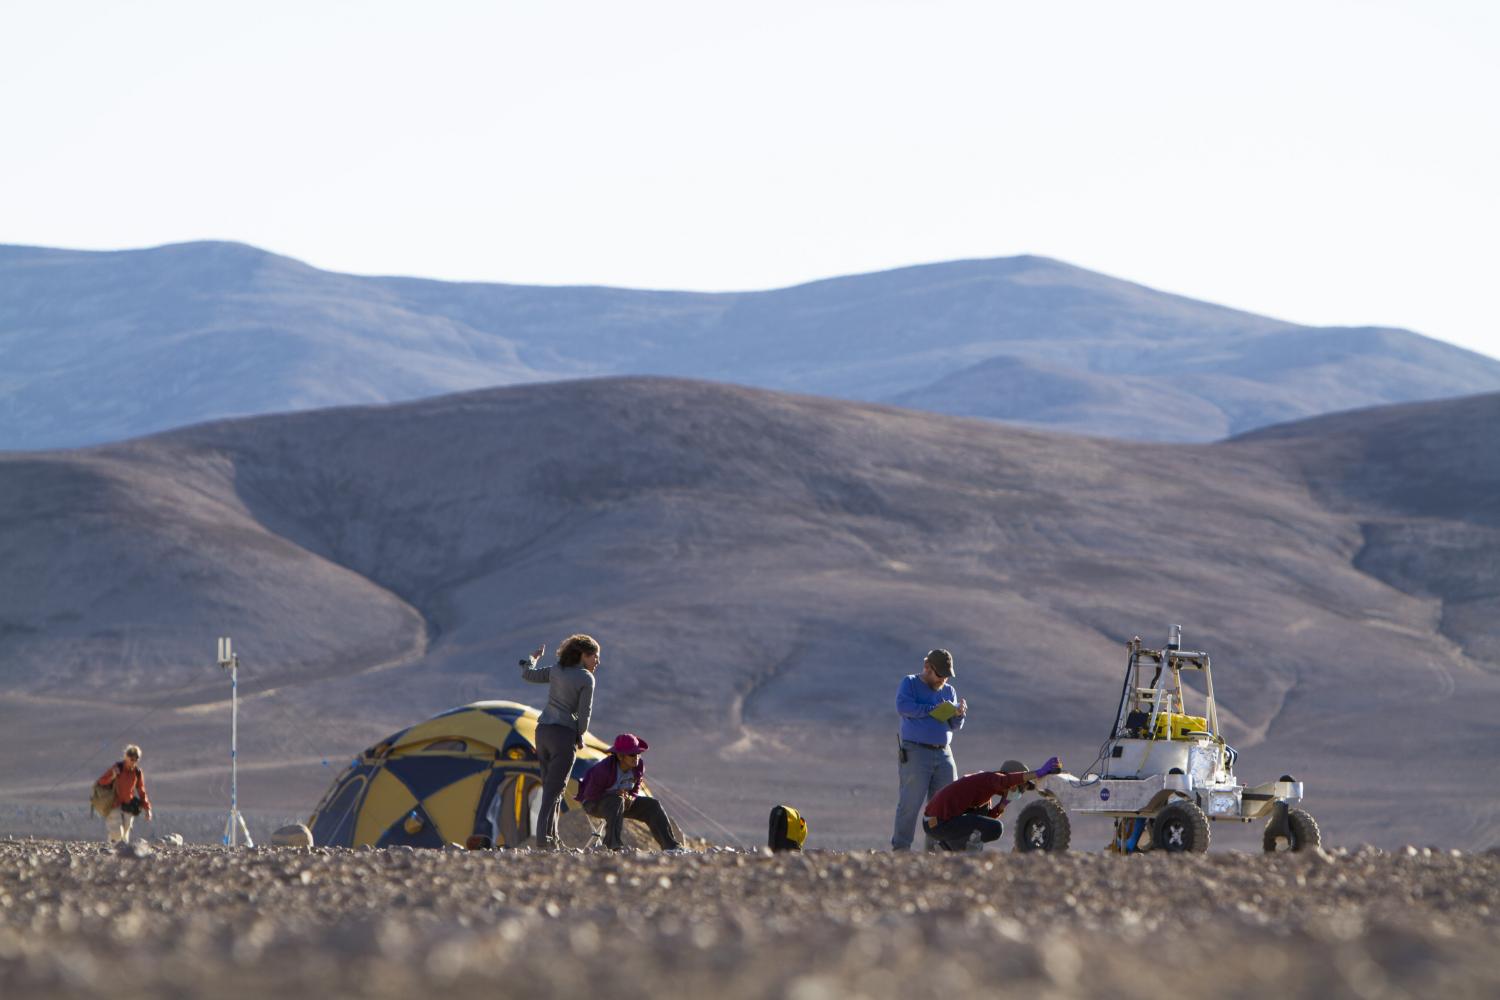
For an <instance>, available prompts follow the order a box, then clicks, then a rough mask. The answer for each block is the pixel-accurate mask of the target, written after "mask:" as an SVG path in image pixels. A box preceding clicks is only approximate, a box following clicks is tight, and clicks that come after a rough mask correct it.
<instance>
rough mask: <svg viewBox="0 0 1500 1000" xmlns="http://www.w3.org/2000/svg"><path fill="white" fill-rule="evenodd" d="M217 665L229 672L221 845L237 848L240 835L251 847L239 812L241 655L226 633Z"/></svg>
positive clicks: (220, 640)
mask: <svg viewBox="0 0 1500 1000" xmlns="http://www.w3.org/2000/svg"><path fill="white" fill-rule="evenodd" d="M219 666H220V667H222V668H223V669H225V670H228V671H229V818H228V819H227V820H225V821H224V841H223V842H224V844H225V845H226V846H228V847H238V846H239V837H240V834H244V836H245V846H246V847H254V846H255V841H253V840H251V839H250V828H249V827H248V826H246V825H245V817H244V816H243V815H241V814H240V760H239V758H240V654H238V653H236V652H235V651H234V644H233V643H232V642H231V641H230V638H229V636H227V635H225V636H220V637H219Z"/></svg>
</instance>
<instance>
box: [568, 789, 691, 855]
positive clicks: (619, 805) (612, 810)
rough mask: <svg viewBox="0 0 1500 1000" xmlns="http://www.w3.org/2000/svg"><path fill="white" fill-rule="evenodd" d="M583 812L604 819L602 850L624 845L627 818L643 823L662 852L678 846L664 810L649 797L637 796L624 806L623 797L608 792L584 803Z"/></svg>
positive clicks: (616, 793)
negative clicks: (599, 797)
mask: <svg viewBox="0 0 1500 1000" xmlns="http://www.w3.org/2000/svg"><path fill="white" fill-rule="evenodd" d="M583 811H584V812H586V813H588V814H589V815H590V816H593V817H594V818H595V819H602V820H604V846H605V847H622V846H624V843H625V841H624V834H625V821H626V820H627V819H634V820H639V821H640V822H642V823H645V824H646V826H647V828H649V829H650V831H651V836H653V837H655V838H656V846H657V847H660V848H661V849H662V850H664V851H670V850H672V849H673V848H674V847H680V846H681V845H680V844H678V843H677V838H676V837H673V836H672V824H671V823H670V822H668V821H667V811H666V810H665V809H663V808H662V807H661V803H660V802H658V801H656V800H655V799H653V798H652V797H651V796H649V795H637V796H636V797H635V799H634V801H632V802H631V803H630V805H628V806H627V805H626V804H625V799H624V797H623V796H621V795H620V794H619V793H618V792H611V793H609V794H608V795H606V796H604V798H602V799H595V800H594V801H593V802H585V803H584V804H583Z"/></svg>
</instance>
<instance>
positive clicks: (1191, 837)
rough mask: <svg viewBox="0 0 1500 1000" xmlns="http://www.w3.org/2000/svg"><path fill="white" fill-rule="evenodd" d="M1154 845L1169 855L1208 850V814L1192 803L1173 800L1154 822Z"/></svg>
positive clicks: (1153, 847) (1154, 847) (1152, 846)
mask: <svg viewBox="0 0 1500 1000" xmlns="http://www.w3.org/2000/svg"><path fill="white" fill-rule="evenodd" d="M1151 848H1152V850H1157V851H1166V852H1167V853H1169V854H1202V853H1203V852H1204V851H1206V850H1208V817H1207V816H1205V815H1204V814H1203V810H1202V809H1199V808H1198V806H1197V805H1195V804H1194V803H1192V802H1182V801H1179V802H1173V803H1172V804H1171V805H1169V806H1167V807H1166V808H1165V809H1163V810H1162V811H1161V812H1159V813H1157V814H1156V819H1155V820H1154V821H1153V822H1152V824H1151Z"/></svg>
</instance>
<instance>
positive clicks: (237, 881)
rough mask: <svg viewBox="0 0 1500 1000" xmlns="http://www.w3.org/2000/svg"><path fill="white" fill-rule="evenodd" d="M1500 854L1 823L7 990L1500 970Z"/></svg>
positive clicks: (836, 984)
mask: <svg viewBox="0 0 1500 1000" xmlns="http://www.w3.org/2000/svg"><path fill="white" fill-rule="evenodd" d="M1497 916H1500V856H1496V855H1494V854H1484V855H1470V854H1464V855H1457V854H1444V853H1434V852H1421V851H1417V852H1402V853H1398V854H1386V853H1383V852H1379V851H1375V850H1373V849H1362V850H1359V851H1355V852H1343V851H1335V852H1333V853H1331V854H1325V853H1322V852H1317V853H1310V854H1301V855H1278V856H1264V855H1251V854H1212V855H1199V856H1192V857H1182V856H1178V857H1162V856H1141V857H1128V858H1122V857H1115V856H1108V855H1100V854H1075V853H1070V854H1063V855H1042V856H1039V855H1017V854H1011V853H993V854H988V853H986V854H968V855H923V854H914V855H902V856H895V855H890V854H842V853H826V854H825V853H817V852H814V853H809V854H806V855H801V856H799V855H780V856H774V857H773V856H769V855H761V854H746V853H739V852H734V851H727V850H711V851H709V852H707V853H701V854H692V855H685V856H676V857H666V856H661V855H656V854H623V855H617V854H581V853H565V854H533V853H528V852H494V853H491V852H478V853H470V852H462V851H441V852H438V851H430V852H422V851H412V850H409V849H400V850H392V851H385V850H377V851H371V850H361V851H347V850H337V849H315V850H311V851H308V850H297V849H292V848H282V849H276V848H262V849H255V850H240V851H236V852H229V851H226V850H223V849H219V848H207V847H165V846H152V847H144V848H143V847H142V846H141V845H132V846H131V847H129V848H127V849H125V850H123V851H113V850H110V849H108V848H106V847H104V846H102V845H98V844H81V843H58V842H46V841H6V842H0V995H3V996H4V997H6V998H8V1000H15V998H22V997H88V998H90V1000H96V998H97V997H99V996H103V995H113V994H117V993H118V994H119V995H133V996H153V997H164V996H165V997H188V996H204V997H209V996H212V997H225V998H238V997H271V996H276V997H334V996H364V997H393V998H394V997H400V998H402V1000H412V998H422V997H431V996H453V997H466V996H479V995H489V996H496V995H503V996H515V995H523V994H524V995H529V996H532V997H537V996H549V995H573V996H585V995H594V996H608V997H610V998H623V997H654V998H660V997H664V996H673V995H675V996H712V997H714V998H715V1000H730V998H738V997H764V996H776V997H782V996H785V997H792V998H796V1000H812V998H817V997H900V998H903V1000H910V998H913V997H921V996H944V997H963V996H981V995H999V996H1026V997H1051V998H1064V997H1094V996H1110V997H1116V998H1135V997H1140V998H1147V997H1151V998H1158V997H1161V996H1163V995H1173V996H1183V995H1188V994H1191V995H1194V996H1202V997H1214V998H1220V997H1246V998H1251V997H1254V998H1257V1000H1261V998H1264V997H1266V996H1288V995H1291V996H1317V997H1319V998H1320V1000H1329V998H1335V997H1360V998H1398V997H1444V998H1455V997H1494V996H1497V995H1500V921H1497Z"/></svg>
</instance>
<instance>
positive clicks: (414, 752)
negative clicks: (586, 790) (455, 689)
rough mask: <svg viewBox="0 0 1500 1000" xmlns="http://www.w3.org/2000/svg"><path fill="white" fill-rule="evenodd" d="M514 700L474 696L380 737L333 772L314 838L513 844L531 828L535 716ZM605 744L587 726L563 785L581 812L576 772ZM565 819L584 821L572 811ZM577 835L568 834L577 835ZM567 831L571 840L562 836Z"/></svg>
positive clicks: (323, 842)
mask: <svg viewBox="0 0 1500 1000" xmlns="http://www.w3.org/2000/svg"><path fill="white" fill-rule="evenodd" d="M539 715H540V713H539V712H538V711H537V710H536V709H534V708H531V707H529V706H526V705H522V704H519V703H517V702H514V701H476V702H474V703H473V704H472V705H465V706H463V707H462V708H455V709H452V710H451V711H448V712H444V713H443V714H442V715H438V716H435V717H433V718H431V719H428V720H427V721H426V722H420V723H418V724H417V725H415V726H412V727H410V728H408V729H403V730H401V731H400V732H398V733H396V734H394V735H392V736H390V737H388V738H386V739H384V740H382V741H380V742H379V743H377V744H375V745H374V746H372V747H370V748H369V749H368V750H366V751H364V753H362V754H360V755H359V756H358V757H356V758H355V759H354V761H353V762H352V763H351V764H350V765H349V767H348V768H346V769H345V770H344V772H343V773H342V774H340V775H339V776H338V778H337V779H335V781H334V783H333V787H332V788H330V789H329V790H328V793H327V794H326V795H324V796H323V800H322V801H321V802H319V803H318V807H317V809H316V810H314V812H313V814H312V816H311V817H310V818H309V819H308V821H307V825H308V828H309V829H310V830H312V835H313V843H315V844H317V845H318V846H319V847H362V846H364V845H366V844H369V845H371V846H373V847H395V846H399V845H410V846H412V847H443V846H444V845H446V844H451V843H457V844H464V843H467V842H468V840H469V838H470V837H473V836H484V837H489V838H491V839H492V842H493V843H494V845H495V846H496V847H517V846H520V845H522V844H523V843H525V842H526V841H527V840H528V839H529V838H530V837H531V836H532V833H533V831H534V830H535V819H534V816H535V812H536V801H537V799H538V798H539V797H540V791H541V781H540V779H539V778H538V776H537V774H538V771H537V760H536V721H537V717H538V716H539ZM608 753H609V745H608V744H606V743H603V742H601V741H600V740H599V739H597V738H596V737H594V736H593V735H592V734H590V733H585V734H584V745H583V749H582V750H579V751H578V759H577V761H576V762H575V763H574V765H573V773H572V775H570V777H569V780H568V787H567V789H566V790H565V791H564V793H563V809H564V811H565V812H570V813H577V814H579V815H580V816H581V815H582V810H581V809H580V808H579V806H578V804H577V802H575V801H574V800H573V796H574V795H576V794H577V792H578V780H579V779H580V778H581V777H582V776H583V773H584V772H585V771H587V770H588V769H589V768H590V767H591V766H593V764H594V762H595V761H597V760H601V759H603V758H604V757H605V756H606V755H607V754H608ZM559 826H561V827H563V830H562V832H563V833H564V835H565V836H566V835H567V833H568V830H569V828H572V829H573V830H578V829H586V827H582V825H581V823H580V822H579V821H578V820H577V819H576V818H574V819H573V822H571V823H568V824H566V825H564V824H562V823H561V822H560V823H559ZM575 837H576V834H575ZM569 839H575V838H573V837H570V838H569Z"/></svg>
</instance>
